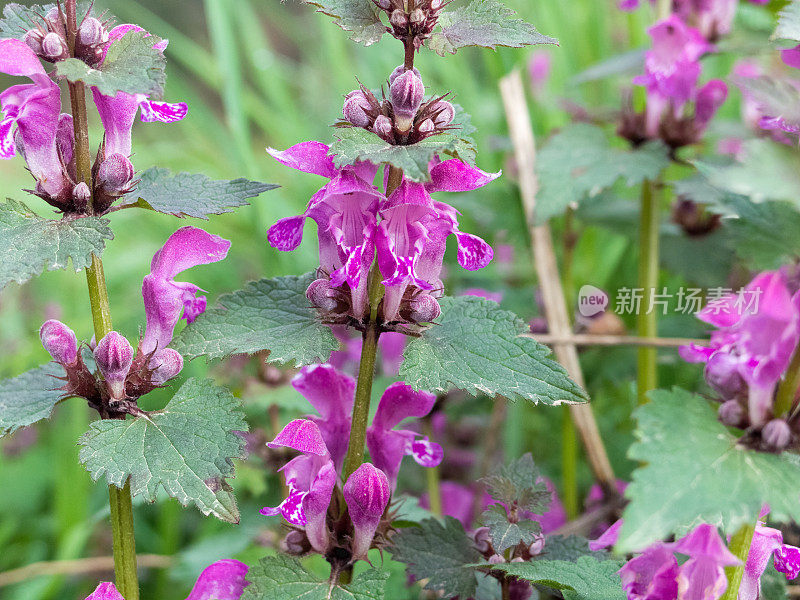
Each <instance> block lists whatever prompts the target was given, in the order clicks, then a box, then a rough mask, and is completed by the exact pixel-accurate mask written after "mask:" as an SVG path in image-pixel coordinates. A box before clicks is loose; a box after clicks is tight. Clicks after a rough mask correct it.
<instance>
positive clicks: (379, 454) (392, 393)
mask: <svg viewBox="0 0 800 600" xmlns="http://www.w3.org/2000/svg"><path fill="white" fill-rule="evenodd" d="M435 403H436V396H434V395H433V394H431V393H429V392H425V391H415V390H414V388H412V387H411V386H410V385H407V384H405V383H403V382H397V383H393V384H392V385H390V386H389V387H388V388H386V391H385V392H384V393H383V396H381V399H380V402H379V403H378V410H377V412H376V413H375V416H374V417H373V419H372V424H371V425H370V426H369V428H368V429H367V448H368V449H369V454H370V456H371V457H372V460H373V462H374V463H375V466H377V467H378V468H379V469H380V470H381V471H383V472H384V473H386V475H387V477H388V478H389V482H390V484H391V488H392V490H394V489H395V487H396V486H397V474H398V472H399V471H400V463H401V462H402V461H403V457H404V456H412V457H413V458H414V460H415V461H416V462H417V463H418V464H420V465H422V466H423V467H435V466H437V465H438V464H439V463H441V462H442V457H443V456H444V452H443V451H442V447H441V446H440V445H439V444H436V443H434V442H431V441H429V440H428V438H426V437H423V436H421V435H420V434H418V433H416V432H414V431H410V430H404V429H401V430H395V427H397V426H398V425H399V424H400V423H401V422H402V421H404V420H405V419H408V418H412V417H413V418H421V417H424V416H426V415H427V414H428V413H430V412H431V409H433V405H434V404H435Z"/></svg>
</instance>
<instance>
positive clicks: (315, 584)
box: [241, 554, 389, 600]
mask: <svg viewBox="0 0 800 600" xmlns="http://www.w3.org/2000/svg"><path fill="white" fill-rule="evenodd" d="M388 578H389V572H388V571H378V570H376V569H370V570H368V571H364V572H363V573H359V574H358V575H357V576H356V577H355V579H354V580H353V582H352V583H349V584H347V585H346V586H339V585H335V584H331V583H330V582H328V581H320V580H319V579H317V578H316V577H315V576H314V575H312V574H311V573H309V572H308V571H306V569H305V568H303V565H301V564H300V561H299V560H297V559H296V558H294V557H291V556H286V555H284V554H279V555H277V556H267V557H265V558H262V559H261V560H259V561H258V564H257V565H255V566H254V567H252V568H251V569H250V570H249V571H248V572H247V581H249V582H250V585H248V586H247V587H246V588H244V593H243V594H242V598H241V600H383V592H384V588H385V586H386V580H387V579H388Z"/></svg>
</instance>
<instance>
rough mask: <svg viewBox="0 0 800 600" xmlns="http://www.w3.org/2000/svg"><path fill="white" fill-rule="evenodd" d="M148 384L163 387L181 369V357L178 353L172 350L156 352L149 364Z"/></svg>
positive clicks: (164, 349)
mask: <svg viewBox="0 0 800 600" xmlns="http://www.w3.org/2000/svg"><path fill="white" fill-rule="evenodd" d="M149 366H150V368H151V369H152V370H153V371H152V373H150V383H152V384H153V385H163V384H164V383H166V382H167V381H169V380H170V379H172V378H173V377H175V376H176V375H177V374H178V373H180V372H181V370H182V369H183V357H182V356H181V355H180V353H179V352H177V351H176V350H173V349H172V348H163V349H161V350H156V352H155V353H154V354H153V356H152V357H151V358H150V362H149Z"/></svg>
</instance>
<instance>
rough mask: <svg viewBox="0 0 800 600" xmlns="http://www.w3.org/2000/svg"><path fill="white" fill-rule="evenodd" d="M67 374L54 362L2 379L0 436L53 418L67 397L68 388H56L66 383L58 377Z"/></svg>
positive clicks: (0, 383) (0, 386)
mask: <svg viewBox="0 0 800 600" xmlns="http://www.w3.org/2000/svg"><path fill="white" fill-rule="evenodd" d="M63 376H64V369H63V368H62V367H61V366H60V365H58V364H56V363H54V362H51V363H47V364H46V365H42V366H41V367H37V368H35V369H31V370H30V371H27V372H25V373H23V374H22V375H18V376H17V377H12V378H11V379H3V380H0V437H2V436H4V435H8V434H10V433H14V432H15V431H16V430H17V429H19V428H20V427H27V426H28V425H33V424H34V423H36V421H41V420H42V419H47V418H49V417H50V414H51V413H52V412H53V408H54V407H55V405H56V404H58V402H59V401H60V400H61V399H62V398H64V390H59V389H56V388H59V387H61V386H62V385H63V383H62V382H61V381H59V380H58V379H56V377H63Z"/></svg>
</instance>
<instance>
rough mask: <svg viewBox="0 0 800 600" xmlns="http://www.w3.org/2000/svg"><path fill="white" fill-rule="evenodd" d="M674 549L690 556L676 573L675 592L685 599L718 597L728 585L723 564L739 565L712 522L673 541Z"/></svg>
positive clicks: (696, 599)
mask: <svg viewBox="0 0 800 600" xmlns="http://www.w3.org/2000/svg"><path fill="white" fill-rule="evenodd" d="M673 550H674V551H675V552H679V553H681V554H686V555H688V556H689V560H687V561H686V562H685V563H683V564H682V565H681V567H680V570H679V572H678V594H679V597H680V598H682V599H685V600H715V599H716V598H719V597H720V596H722V594H723V593H724V592H725V589H726V588H727V587H728V580H727V579H726V578H725V567H727V566H734V565H738V564H740V561H739V559H738V558H736V557H735V556H734V555H733V554H731V552H730V551H729V550H728V548H727V547H726V546H725V543H724V542H723V541H722V538H720V537H719V533H718V532H717V528H716V527H714V526H713V525H708V524H702V525H698V526H697V527H695V528H694V529H693V530H692V531H691V532H689V533H688V534H687V535H686V536H684V537H682V538H681V539H679V540H678V541H677V542H675V544H674V546H673Z"/></svg>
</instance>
